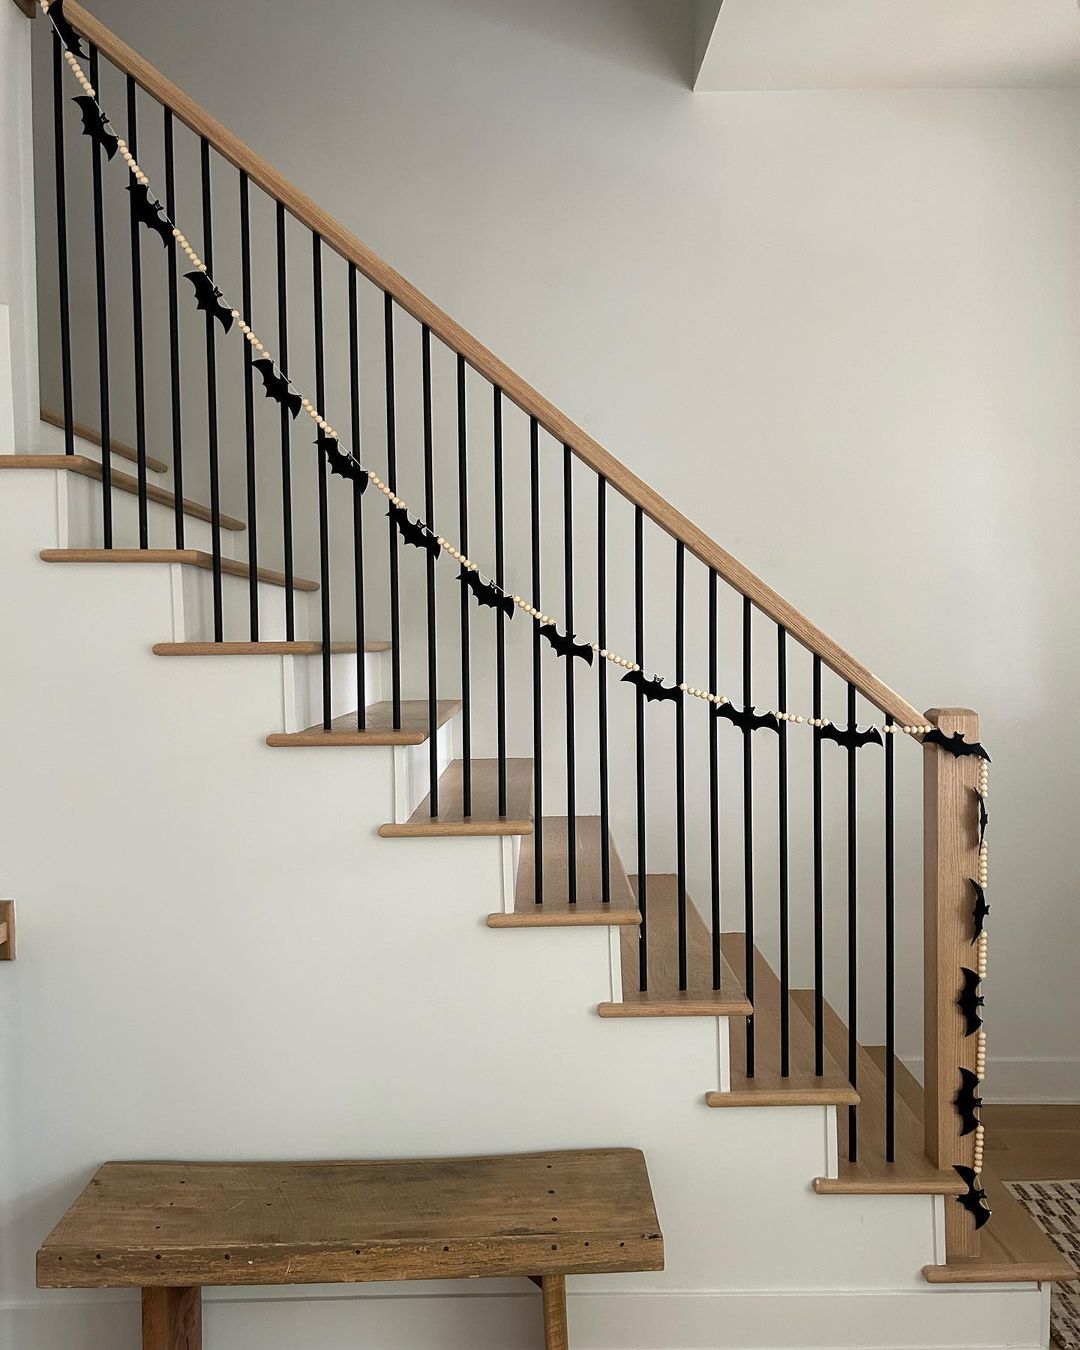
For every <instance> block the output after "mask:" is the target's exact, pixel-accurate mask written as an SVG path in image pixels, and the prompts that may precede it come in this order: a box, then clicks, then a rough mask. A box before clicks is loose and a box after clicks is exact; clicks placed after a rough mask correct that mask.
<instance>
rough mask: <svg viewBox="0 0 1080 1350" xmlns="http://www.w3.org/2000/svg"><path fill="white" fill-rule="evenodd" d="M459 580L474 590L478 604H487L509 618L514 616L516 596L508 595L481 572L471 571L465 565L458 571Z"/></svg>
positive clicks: (470, 589) (468, 588)
mask: <svg viewBox="0 0 1080 1350" xmlns="http://www.w3.org/2000/svg"><path fill="white" fill-rule="evenodd" d="M458 581H460V582H461V584H462V585H463V586H465V587H466V589H467V590H469V591H471V592H472V595H473V597H474V599H475V600H476V603H477V604H478V605H485V606H486V607H487V608H488V609H495V610H498V611H499V613H500V614H505V615H506V617H507V618H508V619H512V618H513V617H514V609H515V605H514V597H513V596H512V595H507V593H506V592H505V591H504V590H503V589H502V588H501V587H500V586H496V585H495V583H494V582H493V581H487V580H485V579H484V578H483V577H482V576H481V575H480V573H479V572H473V571H470V570H469V568H467V567H463V568H462V569H461V571H460V572H459V573H458Z"/></svg>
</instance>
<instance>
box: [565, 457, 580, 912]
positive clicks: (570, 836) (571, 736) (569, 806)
mask: <svg viewBox="0 0 1080 1350" xmlns="http://www.w3.org/2000/svg"><path fill="white" fill-rule="evenodd" d="M573 468H574V460H573V455H572V453H571V450H570V447H569V446H568V445H564V446H563V604H564V607H565V609H566V634H567V636H568V637H569V636H570V635H572V634H573V631H574V482H573ZM574 674H575V672H574V657H573V656H572V655H569V656H567V657H566V672H565V676H566V898H567V900H568V901H569V902H570V904H571V905H576V904H577V748H576V731H577V728H576V725H575V721H576V718H575V710H574Z"/></svg>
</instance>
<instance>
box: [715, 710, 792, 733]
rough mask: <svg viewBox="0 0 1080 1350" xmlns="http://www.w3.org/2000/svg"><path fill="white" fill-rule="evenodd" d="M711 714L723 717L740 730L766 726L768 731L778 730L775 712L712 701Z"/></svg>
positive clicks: (777, 731)
mask: <svg viewBox="0 0 1080 1350" xmlns="http://www.w3.org/2000/svg"><path fill="white" fill-rule="evenodd" d="M713 716H714V717H724V718H726V719H727V720H728V721H729V722H734V724H735V725H736V726H737V727H739V728H740V730H742V731H760V730H761V729H762V727H768V729H769V730H770V731H775V732H776V733H777V734H779V732H780V722H779V719H778V718H777V716H776V714H775V713H771V712H769V713H759V712H755V711H754V709H753V708H752V707H750V708H736V707H735V706H734V705H733V704H731V703H714V704H713Z"/></svg>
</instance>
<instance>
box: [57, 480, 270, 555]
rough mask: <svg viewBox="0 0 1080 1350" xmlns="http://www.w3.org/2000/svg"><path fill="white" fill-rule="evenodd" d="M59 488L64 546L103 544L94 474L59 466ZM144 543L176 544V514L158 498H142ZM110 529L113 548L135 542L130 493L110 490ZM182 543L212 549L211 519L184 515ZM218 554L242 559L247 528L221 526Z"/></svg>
mask: <svg viewBox="0 0 1080 1350" xmlns="http://www.w3.org/2000/svg"><path fill="white" fill-rule="evenodd" d="M59 473H60V476H61V479H62V482H61V484H60V489H61V491H66V493H67V502H68V507H67V522H68V547H69V548H103V547H104V544H105V535H104V529H105V527H104V521H103V512H102V503H101V496H102V486H101V484H100V483H99V482H98V481H97V479H95V478H86V477H84V476H83V475H82V474H78V473H67V472H66V471H64V470H61V471H59ZM146 523H147V543H148V546H149V547H150V548H175V547H176V516H175V513H174V511H173V508H172V507H171V506H165V505H163V504H162V503H161V502H153V501H149V500H148V501H147V503H146ZM112 529H113V539H112V543H113V547H114V548H138V547H139V499H138V497H137V496H136V495H135V493H133V492H122V491H118V490H116V489H113V492H112ZM184 547H185V548H198V549H204V550H205V551H206V552H207V553H209V552H210V551H211V549H212V548H213V530H212V529H211V527H210V522H209V521H207V520H199V519H198V518H197V517H195V516H192V515H185V516H184ZM221 555H222V557H224V558H239V559H241V560H246V558H247V533H246V532H245V531H243V530H222V531H221Z"/></svg>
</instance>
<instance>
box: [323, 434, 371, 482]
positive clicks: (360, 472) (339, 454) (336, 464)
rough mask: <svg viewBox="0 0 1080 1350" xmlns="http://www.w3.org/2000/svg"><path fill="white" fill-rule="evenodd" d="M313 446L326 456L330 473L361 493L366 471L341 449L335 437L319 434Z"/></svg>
mask: <svg viewBox="0 0 1080 1350" xmlns="http://www.w3.org/2000/svg"><path fill="white" fill-rule="evenodd" d="M315 444H316V445H317V446H318V447H319V449H320V450H321V451H322V452H323V454H324V455H325V456H326V462H327V464H329V465H330V472H331V473H336V474H337V475H338V476H339V477H341V478H348V479H349V480H350V481H352V482H353V483H355V484H356V485H357V487H358V488H359V489H360V492H361V493H363V492H364V490H365V489H366V487H367V485H368V476H367V470H366V469H365V468H364V467H363V465H361V464H357V462H356V460H355V459H353V457H352V455H350V454H349V452H348V451H347V450H343V449H342V448H341V442H340V441H339V440H338V438H337V437H336V436H324V435H322V433H320V434H319V436H318V438H317V439H316V441H315Z"/></svg>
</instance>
